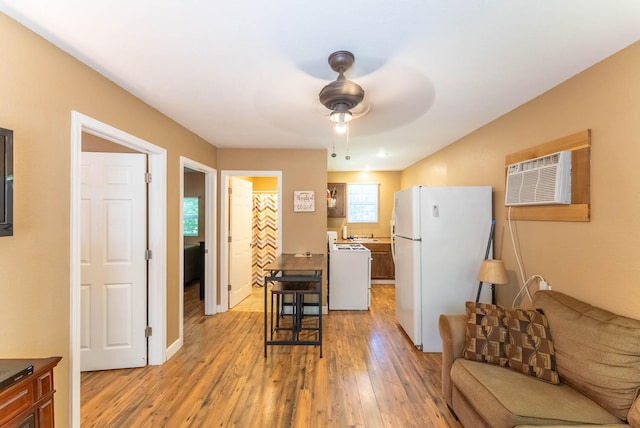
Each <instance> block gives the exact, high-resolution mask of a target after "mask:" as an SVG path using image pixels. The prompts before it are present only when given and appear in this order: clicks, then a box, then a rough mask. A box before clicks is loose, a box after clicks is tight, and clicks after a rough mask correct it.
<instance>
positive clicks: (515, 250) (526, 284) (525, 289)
mask: <svg viewBox="0 0 640 428" xmlns="http://www.w3.org/2000/svg"><path fill="white" fill-rule="evenodd" d="M507 220H508V223H509V235H510V236H511V245H512V246H513V253H514V254H515V256H516V262H517V263H518V268H519V269H520V279H521V280H522V287H520V290H518V292H517V293H516V296H515V297H514V298H513V302H511V307H512V308H514V307H515V306H516V300H518V297H520V295H521V294H522V293H523V292H524V293H525V294H526V295H527V297H528V298H529V301H533V298H532V297H531V293H530V292H529V283H530V282H531V281H532V280H534V279H535V278H538V279H539V280H540V281H544V280H545V279H544V278H543V277H542V275H537V274H536V275H531V276H530V277H529V278H528V279H527V280H526V281H525V279H524V269H523V268H522V261H521V260H520V256H519V255H518V248H517V247H516V241H515V238H514V235H513V228H512V226H511V205H509V210H508V211H507ZM523 298H524V297H523Z"/></svg>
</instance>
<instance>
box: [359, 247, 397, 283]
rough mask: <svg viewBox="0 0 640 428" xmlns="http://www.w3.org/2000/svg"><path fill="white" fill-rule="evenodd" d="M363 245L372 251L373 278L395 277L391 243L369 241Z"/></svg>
mask: <svg viewBox="0 0 640 428" xmlns="http://www.w3.org/2000/svg"><path fill="white" fill-rule="evenodd" d="M362 245H364V246H365V247H367V248H368V249H369V251H371V259H372V260H371V279H395V276H396V271H395V265H394V263H393V256H392V255H391V244H385V243H378V242H367V243H363V244H362Z"/></svg>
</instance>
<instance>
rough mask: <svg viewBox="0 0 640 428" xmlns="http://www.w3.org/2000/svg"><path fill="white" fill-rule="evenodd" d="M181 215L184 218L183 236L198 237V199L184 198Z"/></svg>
mask: <svg viewBox="0 0 640 428" xmlns="http://www.w3.org/2000/svg"><path fill="white" fill-rule="evenodd" d="M182 213H183V218H184V236H198V198H197V197H193V198H192V197H187V198H184V200H183V205H182Z"/></svg>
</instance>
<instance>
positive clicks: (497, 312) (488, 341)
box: [463, 302, 507, 366]
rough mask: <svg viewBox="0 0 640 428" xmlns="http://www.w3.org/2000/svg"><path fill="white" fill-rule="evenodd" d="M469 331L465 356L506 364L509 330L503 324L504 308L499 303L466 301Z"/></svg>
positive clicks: (470, 358)
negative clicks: (505, 346) (506, 344)
mask: <svg viewBox="0 0 640 428" xmlns="http://www.w3.org/2000/svg"><path fill="white" fill-rule="evenodd" d="M465 308H466V312H467V326H466V328H467V331H466V340H465V346H464V354H463V356H464V358H466V359H468V360H473V361H481V362H485V363H491V364H499V365H502V366H506V364H507V357H506V354H505V349H504V345H505V343H506V341H507V330H506V328H505V327H504V325H503V322H502V318H503V317H504V309H503V308H501V307H500V306H497V305H490V304H486V303H475V302H466V303H465Z"/></svg>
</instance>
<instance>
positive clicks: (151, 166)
mask: <svg viewBox="0 0 640 428" xmlns="http://www.w3.org/2000/svg"><path fill="white" fill-rule="evenodd" d="M83 132H85V133H88V134H91V135H95V136H97V137H100V138H102V139H104V140H107V141H111V142H113V143H116V144H119V145H121V146H124V147H128V148H130V149H133V150H135V151H139V152H142V153H146V154H147V155H148V171H149V173H150V174H151V176H152V177H153V180H152V181H151V183H149V188H148V207H149V217H148V237H149V238H148V239H149V242H148V249H149V251H151V254H152V255H153V256H152V258H151V259H150V260H149V263H148V283H149V288H148V319H147V324H148V325H149V327H151V329H152V331H153V334H152V335H151V336H150V337H149V338H148V342H147V344H148V364H151V365H160V364H163V363H164V362H165V361H166V339H165V337H166V330H165V324H166V294H167V293H166V282H167V278H166V242H167V240H166V206H167V203H166V193H167V192H166V164H167V160H166V158H167V153H166V150H165V149H163V148H161V147H158V146H156V145H153V144H151V143H149V142H147V141H144V140H142V139H140V138H137V137H135V136H133V135H130V134H128V133H126V132H123V131H121V130H119V129H117V128H114V127H112V126H110V125H107V124H105V123H103V122H100V121H98V120H96V119H93V118H91V117H89V116H86V115H84V114H82V113H79V112H76V111H72V112H71V140H70V154H71V161H70V185H71V192H70V193H71V195H70V196H71V197H70V205H71V206H70V217H71V218H70V274H69V276H70V281H69V288H70V290H69V296H70V302H69V303H70V304H69V306H70V314H69V330H70V331H69V340H70V356H69V367H70V370H69V384H70V388H69V403H70V416H69V417H70V425H71V426H72V427H74V428H76V427H79V426H80V343H81V338H80V323H81V316H80V314H81V313H80V310H81V304H80V301H81V299H80V283H81V281H80V278H81V275H80V257H81V253H80V248H81V246H80V239H81V230H80V213H81V198H80V194H81V192H80V188H81V186H80V184H81V168H80V158H81V152H82V133H83Z"/></svg>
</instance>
